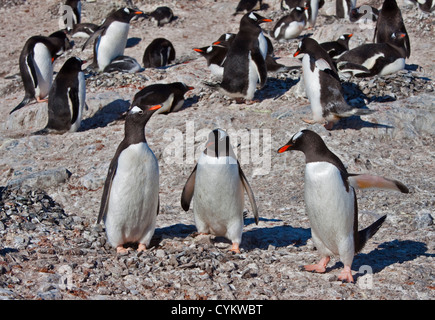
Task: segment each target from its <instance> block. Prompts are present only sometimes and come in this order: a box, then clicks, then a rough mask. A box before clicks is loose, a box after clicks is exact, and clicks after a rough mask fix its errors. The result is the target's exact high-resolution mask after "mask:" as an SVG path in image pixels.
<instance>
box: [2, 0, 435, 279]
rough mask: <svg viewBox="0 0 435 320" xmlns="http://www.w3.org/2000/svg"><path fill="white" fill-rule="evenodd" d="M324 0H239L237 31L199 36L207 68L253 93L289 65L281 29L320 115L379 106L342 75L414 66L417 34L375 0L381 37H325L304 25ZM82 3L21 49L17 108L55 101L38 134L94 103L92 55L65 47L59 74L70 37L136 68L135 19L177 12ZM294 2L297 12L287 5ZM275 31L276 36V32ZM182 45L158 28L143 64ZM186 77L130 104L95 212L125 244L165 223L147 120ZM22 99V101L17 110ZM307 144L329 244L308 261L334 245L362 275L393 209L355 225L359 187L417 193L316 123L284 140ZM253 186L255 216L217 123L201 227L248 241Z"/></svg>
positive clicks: (195, 182) (98, 59)
mask: <svg viewBox="0 0 435 320" xmlns="http://www.w3.org/2000/svg"><path fill="white" fill-rule="evenodd" d="M323 4H324V2H323V1H319V0H311V1H310V0H306V1H304V0H282V1H281V9H282V10H283V13H284V15H283V16H282V18H281V19H279V20H278V21H277V23H276V24H275V25H274V27H272V28H271V31H270V32H269V33H268V32H265V31H264V30H263V28H262V25H263V24H265V23H271V22H273V21H272V20H271V19H268V18H266V17H263V16H261V15H260V14H259V13H258V11H259V10H262V7H263V5H264V3H262V1H247V0H241V1H240V3H239V4H238V5H237V7H236V10H235V13H234V16H237V15H241V18H240V27H239V31H238V33H227V34H223V35H222V36H221V37H219V38H217V39H215V41H211V42H210V45H208V46H205V47H200V48H192V49H193V50H194V51H196V52H198V53H199V54H201V55H202V56H203V57H204V58H205V59H206V62H207V66H208V67H209V68H210V72H211V73H212V74H214V75H216V76H217V77H219V79H220V81H221V82H220V85H219V89H220V90H221V91H222V92H223V93H224V94H226V95H228V96H229V97H231V98H234V99H235V100H236V102H237V103H243V102H244V103H247V104H249V103H253V102H255V100H254V96H255V93H256V91H257V90H261V89H262V88H263V87H264V85H265V83H266V80H267V73H268V72H271V71H273V72H280V71H288V70H289V69H291V68H289V67H286V66H284V65H281V64H278V63H276V61H275V59H274V58H273V45H272V41H271V39H270V38H272V39H273V40H274V41H291V40H292V39H293V40H295V39H296V41H298V42H299V45H298V50H297V51H296V52H295V53H294V57H297V56H299V55H300V54H301V55H302V54H303V58H302V73H303V78H304V86H305V89H306V93H307V96H308V98H309V101H310V104H311V109H312V116H313V117H312V119H305V120H304V121H306V122H308V123H320V124H323V125H325V127H326V128H327V129H332V128H333V127H334V125H335V124H336V123H337V122H338V121H339V120H340V119H341V118H344V117H350V116H354V115H357V116H362V115H367V114H371V113H372V112H373V111H372V110H369V109H367V108H354V107H351V106H349V105H348V103H347V102H346V100H345V99H344V95H343V88H342V85H341V78H340V76H342V75H346V74H347V75H351V76H357V77H371V76H374V75H385V74H390V73H394V72H397V71H398V70H401V69H403V68H404V67H405V59H406V58H407V57H409V56H410V54H411V47H410V40H409V37H408V34H407V32H406V28H405V25H404V22H403V19H402V16H401V12H400V9H399V7H398V6H397V3H396V0H385V1H384V2H383V5H382V7H381V8H380V9H379V10H377V9H375V8H374V9H375V10H376V15H374V16H373V17H374V18H373V19H374V20H376V19H377V24H376V30H375V32H374V41H373V43H367V44H363V45H361V46H358V47H355V48H352V49H350V46H349V40H350V38H351V37H352V34H344V35H342V36H340V37H339V39H337V40H336V41H330V42H324V43H318V42H317V41H316V40H314V39H312V38H310V37H308V36H305V37H302V39H300V38H301V37H300V34H301V32H302V30H303V29H305V28H313V27H314V26H315V24H316V18H317V16H318V11H319V9H320V8H321V7H322V6H323ZM65 5H68V6H70V7H71V9H72V12H73V13H74V19H73V20H74V23H73V25H72V26H68V27H66V29H65V30H64V31H59V32H55V33H53V34H51V35H49V36H46V37H45V36H34V37H31V38H30V39H28V41H27V42H26V43H25V44H24V47H23V50H22V52H21V55H20V58H19V65H20V73H21V77H22V80H23V87H24V98H23V100H22V102H21V103H20V104H19V105H18V106H16V107H15V108H14V109H13V110H12V111H11V112H10V113H11V114H12V113H14V112H23V110H22V108H23V107H25V106H26V105H27V104H29V103H30V102H31V101H32V100H36V101H37V102H48V123H47V125H46V128H45V129H43V130H41V131H40V132H37V133H36V134H49V133H52V132H57V133H64V132H74V131H77V130H80V123H81V119H82V114H83V108H84V107H85V99H86V88H85V74H84V73H85V72H86V71H85V70H82V66H83V65H84V64H85V63H86V61H82V60H81V59H80V58H79V57H72V58H70V59H68V60H67V61H66V62H65V64H64V65H63V66H62V68H61V69H60V71H59V72H58V73H57V75H56V77H55V79H53V63H54V61H55V60H56V58H57V57H59V56H60V55H62V53H63V52H65V51H66V50H69V49H70V48H71V43H70V41H69V39H68V36H70V37H86V38H87V40H86V42H85V43H84V46H83V49H85V48H86V47H87V46H88V45H89V46H93V47H92V48H93V61H92V63H91V65H90V68H92V69H93V70H96V71H97V72H114V71H120V72H139V71H140V70H142V66H141V65H140V64H139V63H138V62H137V61H136V59H134V58H132V57H128V56H124V49H125V47H126V44H127V38H128V31H129V24H130V21H131V20H132V19H133V18H135V17H138V16H145V17H150V18H151V19H153V20H154V21H156V23H157V26H159V27H161V26H163V25H164V24H167V23H170V22H171V20H172V19H173V18H174V14H173V12H172V10H171V9H170V8H168V7H159V8H157V9H156V10H155V11H153V12H151V13H144V12H143V11H141V10H139V9H137V8H127V7H125V8H121V9H119V10H116V11H113V12H111V13H110V14H108V16H107V18H106V19H105V20H104V22H103V23H102V24H100V25H98V24H93V23H81V11H82V6H81V2H80V1H66V3H65ZM418 5H419V7H420V8H421V9H422V10H425V11H432V10H433V8H434V5H433V2H432V1H430V0H427V1H418ZM289 10H290V14H288V13H287V12H288V11H289ZM336 14H337V17H340V18H344V19H350V20H351V21H355V20H357V19H358V14H359V11H358V8H356V1H353V0H350V1H349V0H337V1H336ZM269 37H270V38H269ZM174 60H175V49H174V46H173V45H172V43H171V42H170V41H169V40H167V39H164V38H157V39H155V40H154V41H153V42H152V43H150V44H149V46H148V47H147V48H146V50H145V52H144V55H143V59H142V63H143V66H144V67H145V68H160V67H165V66H167V65H168V64H171V63H173V62H174ZM193 89H194V88H193V87H190V86H188V85H187V84H185V83H181V82H176V83H169V84H151V85H149V86H147V87H145V88H143V89H142V90H140V91H139V92H137V93H136V94H135V95H134V97H133V99H132V102H131V105H130V107H129V110H128V111H127V113H126V116H125V126H124V139H123V140H122V141H121V142H120V143H119V145H118V148H117V149H116V152H115V155H114V157H113V159H112V161H111V162H110V166H109V170H108V174H107V178H106V181H105V184H104V190H103V194H102V199H101V204H100V211H99V215H98V218H97V223H100V222H104V224H105V228H106V234H107V238H108V241H109V242H110V243H111V244H112V245H113V247H114V248H116V250H117V252H124V251H127V250H128V249H130V248H129V246H131V244H136V245H137V250H139V251H142V250H146V249H147V248H148V247H149V244H150V241H151V238H152V236H153V234H154V230H155V228H156V217H157V215H158V213H159V207H160V199H159V166H158V160H157V158H156V156H155V155H154V153H153V151H152V150H151V149H150V148H149V146H148V144H147V140H146V137H145V126H146V124H147V122H148V121H149V120H150V118H151V117H153V116H154V114H158V113H164V114H167V113H170V112H177V111H180V110H181V108H182V106H183V103H184V95H185V94H186V93H187V92H188V91H190V90H193ZM20 109H21V110H20ZM291 150H298V151H302V152H303V153H304V155H305V158H306V166H305V186H304V188H305V209H306V213H307V215H308V217H309V220H310V224H311V230H312V237H313V242H314V244H315V246H316V248H317V250H318V253H319V255H320V257H319V258H320V261H319V262H318V263H317V264H313V265H306V266H304V269H305V270H307V271H312V272H320V273H323V272H325V271H326V266H327V264H328V262H329V260H330V257H331V256H338V257H339V258H340V260H341V261H342V262H343V265H344V268H343V270H342V272H341V274H340V276H339V279H340V280H342V281H346V282H353V281H354V280H353V276H352V272H351V266H352V260H353V257H354V255H355V254H357V253H358V252H359V251H360V250H361V249H362V248H363V247H364V245H365V243H366V242H367V241H368V240H369V239H370V238H371V237H372V236H373V235H374V234H375V233H376V232H377V230H378V229H379V228H380V227H381V225H382V223H383V222H384V220H385V218H386V217H385V216H384V217H382V218H380V219H379V220H377V221H376V222H374V223H373V224H372V225H370V226H369V227H367V228H365V229H363V230H359V229H358V205H357V198H356V193H355V189H366V188H380V189H386V190H394V191H397V192H402V193H408V192H409V190H408V188H407V187H406V186H405V185H404V184H403V183H401V182H400V181H397V180H394V179H390V178H385V177H380V176H375V175H370V174H353V173H348V172H347V170H346V168H345V166H344V164H343V163H342V162H341V160H340V159H339V158H338V157H337V156H336V155H335V154H333V153H332V152H331V151H330V150H329V149H328V147H327V146H326V144H325V142H324V141H323V140H322V138H321V137H320V136H319V135H318V134H316V133H315V132H313V131H310V130H302V131H300V132H297V133H295V134H294V135H293V137H292V138H291V139H290V141H288V142H287V143H286V144H284V145H283V146H282V147H281V148H279V149H278V151H277V152H278V153H279V154H280V153H283V152H286V151H291ZM245 193H246V194H247V196H248V198H249V201H250V204H251V209H252V214H253V216H254V218H255V222H256V223H257V224H258V222H259V212H258V208H257V204H256V199H255V195H254V193H253V191H252V189H251V186H250V184H249V181H248V179H247V177H246V176H245V174H244V173H243V169H242V167H241V165H240V163H239V161H238V160H237V158H236V156H235V153H234V151H233V149H232V147H231V142H230V137H229V135H228V134H227V133H226V132H225V131H224V130H222V129H220V128H214V129H213V130H212V131H211V132H210V134H209V137H208V141H207V142H206V144H205V145H204V151H203V152H202V153H201V156H200V157H199V159H198V162H197V164H196V165H195V166H194V168H192V172H191V174H190V176H189V177H187V179H186V183H185V186H184V189H183V191H182V194H181V195H180V202H181V207H182V208H183V209H184V210H185V211H188V210H189V209H190V205H191V202H193V206H192V207H193V214H194V220H195V225H196V227H197V229H198V232H200V233H203V234H213V235H216V236H224V237H226V238H228V239H229V240H230V241H231V242H232V248H231V251H233V252H235V253H239V252H240V244H241V242H242V233H243V219H244V215H243V211H244V196H245Z"/></svg>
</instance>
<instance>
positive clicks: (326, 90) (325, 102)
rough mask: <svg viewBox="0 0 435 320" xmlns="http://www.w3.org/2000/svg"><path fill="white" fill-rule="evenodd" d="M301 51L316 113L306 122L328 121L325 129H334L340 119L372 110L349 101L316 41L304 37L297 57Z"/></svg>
mask: <svg viewBox="0 0 435 320" xmlns="http://www.w3.org/2000/svg"><path fill="white" fill-rule="evenodd" d="M300 53H305V55H304V57H303V59H302V70H303V78H304V84H305V91H306V93H307V96H308V99H309V100H310V104H311V110H312V112H313V120H307V119H304V120H303V121H305V122H307V123H311V124H312V123H316V122H317V123H325V122H326V123H325V128H326V129H332V127H333V126H334V124H335V123H337V122H338V121H339V120H340V118H345V117H350V116H353V115H366V114H370V113H372V112H373V111H372V110H369V109H358V108H353V107H351V106H350V105H348V104H347V102H346V100H345V99H344V96H343V94H344V93H343V87H342V86H341V82H340V78H339V77H338V74H337V70H336V68H335V66H334V63H333V62H332V59H331V57H330V56H329V55H328V53H327V52H326V51H325V50H324V49H323V48H322V47H321V46H320V45H319V44H318V43H317V41H316V40H314V39H311V38H305V39H303V40H302V41H301V42H300V43H299V48H298V50H297V51H296V52H295V53H294V56H295V57H296V56H298V55H299V54H300Z"/></svg>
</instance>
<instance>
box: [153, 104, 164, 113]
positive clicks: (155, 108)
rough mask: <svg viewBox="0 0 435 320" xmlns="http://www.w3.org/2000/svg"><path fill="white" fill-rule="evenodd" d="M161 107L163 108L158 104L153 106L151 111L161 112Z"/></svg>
mask: <svg viewBox="0 0 435 320" xmlns="http://www.w3.org/2000/svg"><path fill="white" fill-rule="evenodd" d="M161 107H162V106H161V105H160V104H158V105H155V106H152V107H151V108H150V110H152V111H154V110H159V109H160V108H161Z"/></svg>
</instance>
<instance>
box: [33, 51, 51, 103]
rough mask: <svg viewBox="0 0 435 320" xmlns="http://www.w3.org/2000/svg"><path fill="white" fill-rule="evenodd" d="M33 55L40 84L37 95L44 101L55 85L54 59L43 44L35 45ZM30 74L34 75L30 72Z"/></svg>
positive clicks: (37, 87) (36, 91)
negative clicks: (53, 84)
mask: <svg viewBox="0 0 435 320" xmlns="http://www.w3.org/2000/svg"><path fill="white" fill-rule="evenodd" d="M33 53H34V54H33V62H34V67H35V73H36V78H37V82H38V85H37V86H36V87H35V95H36V96H37V97H39V98H41V99H42V98H45V97H46V96H47V95H48V93H49V91H50V88H51V85H52V83H53V64H52V61H51V59H52V58H51V54H50V51H49V50H48V48H47V47H46V46H45V45H44V44H42V43H37V44H36V45H35V47H34V48H33ZM29 72H30V70H29ZM30 74H32V73H31V72H30Z"/></svg>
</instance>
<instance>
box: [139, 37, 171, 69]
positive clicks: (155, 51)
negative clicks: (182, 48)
mask: <svg viewBox="0 0 435 320" xmlns="http://www.w3.org/2000/svg"><path fill="white" fill-rule="evenodd" d="M174 60H175V49H174V46H173V44H172V43H171V41H169V40H168V39H165V38H156V39H154V40H153V41H151V43H150V44H149V45H148V46H147V48H146V49H145V52H144V55H143V58H142V62H143V66H144V67H145V68H160V67H164V66H167V65H168V64H171V63H172V62H173V61H174Z"/></svg>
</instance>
